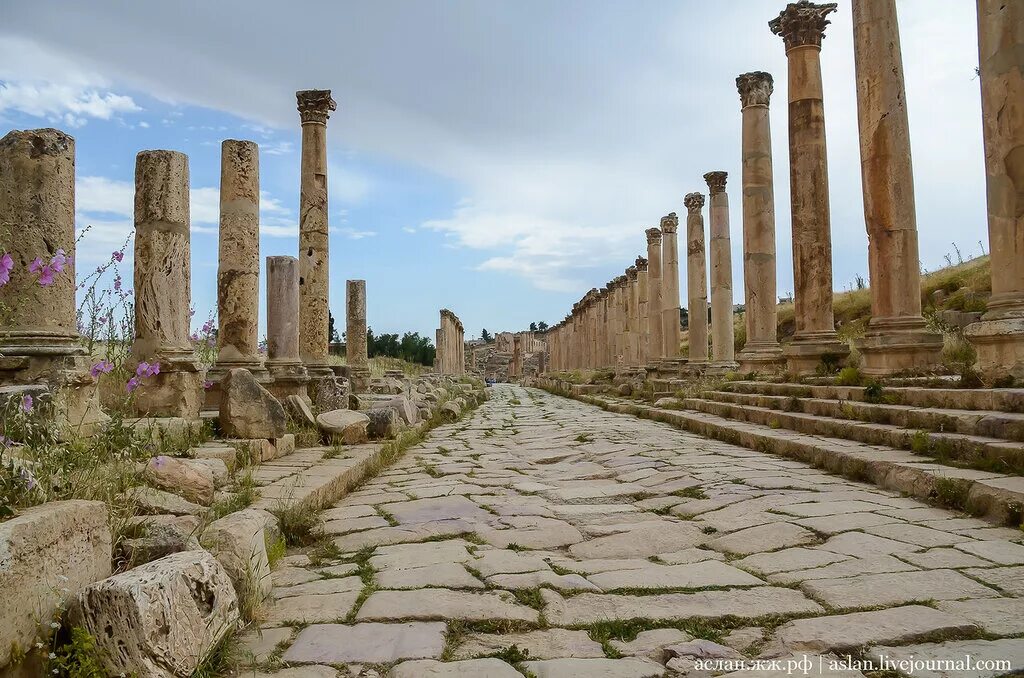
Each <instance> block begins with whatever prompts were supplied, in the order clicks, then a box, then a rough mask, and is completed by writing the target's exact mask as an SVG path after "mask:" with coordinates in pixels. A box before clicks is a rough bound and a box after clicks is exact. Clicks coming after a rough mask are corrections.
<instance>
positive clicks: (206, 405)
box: [203, 360, 270, 410]
mask: <svg viewBox="0 0 1024 678" xmlns="http://www.w3.org/2000/svg"><path fill="white" fill-rule="evenodd" d="M234 369H244V370H249V372H250V373H252V376H254V377H255V378H256V381H258V382H259V383H260V384H262V385H263V386H264V387H266V386H267V384H269V383H270V372H268V371H267V368H266V366H265V365H264V363H263V361H262V360H252V361H243V360H231V361H228V360H224V361H217V362H216V363H214V364H213V367H211V368H210V369H209V370H207V371H206V381H208V382H210V383H211V386H210V388H208V389H206V395H205V397H204V399H203V409H206V410H217V409H220V398H221V388H220V382H221V380H222V379H224V376H225V375H227V373H228V372H230V371H231V370H234Z"/></svg>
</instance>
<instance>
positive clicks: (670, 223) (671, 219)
mask: <svg viewBox="0 0 1024 678" xmlns="http://www.w3.org/2000/svg"><path fill="white" fill-rule="evenodd" d="M677 230H679V217H677V216H676V213H675V212H669V213H668V214H666V215H665V216H663V217H662V218H661V232H662V233H675V232H676V231H677Z"/></svg>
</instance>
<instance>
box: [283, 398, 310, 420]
mask: <svg viewBox="0 0 1024 678" xmlns="http://www.w3.org/2000/svg"><path fill="white" fill-rule="evenodd" d="M284 408H285V410H286V411H287V413H288V416H290V417H291V418H292V420H293V421H295V422H296V423H298V424H299V425H301V426H309V427H313V426H316V417H315V416H313V410H312V409H310V407H309V403H307V402H306V401H305V400H303V399H302V398H300V397H299V396H297V395H295V394H292V395H290V396H288V397H287V398H285V400H284Z"/></svg>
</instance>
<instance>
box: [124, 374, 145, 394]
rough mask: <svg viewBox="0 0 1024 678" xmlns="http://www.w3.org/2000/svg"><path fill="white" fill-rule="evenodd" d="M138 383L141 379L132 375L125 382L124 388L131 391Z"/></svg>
mask: <svg viewBox="0 0 1024 678" xmlns="http://www.w3.org/2000/svg"><path fill="white" fill-rule="evenodd" d="M140 383H142V381H141V380H140V379H139V378H138V377H132V378H131V379H129V380H128V383H127V384H125V386H124V387H125V390H126V391H128V392H129V393H131V392H133V391H134V390H135V389H137V388H138V387H139V384H140Z"/></svg>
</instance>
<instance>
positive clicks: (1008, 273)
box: [966, 0, 1024, 380]
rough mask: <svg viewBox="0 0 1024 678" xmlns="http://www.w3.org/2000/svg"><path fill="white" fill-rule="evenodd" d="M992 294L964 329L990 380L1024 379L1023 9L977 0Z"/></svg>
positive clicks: (1006, 0)
mask: <svg viewBox="0 0 1024 678" xmlns="http://www.w3.org/2000/svg"><path fill="white" fill-rule="evenodd" d="M978 46H979V54H980V64H981V66H980V73H981V117H982V125H983V130H984V135H985V175H986V177H985V178H986V187H987V191H988V193H987V197H988V238H989V250H990V251H991V253H992V296H991V297H990V298H989V300H988V310H987V311H986V313H985V315H984V316H982V322H980V323H975V324H973V325H971V326H969V327H968V328H967V331H966V334H967V336H968V337H969V338H970V340H971V342H972V343H973V344H974V346H975V348H977V350H978V366H979V367H980V368H981V370H982V371H983V372H984V373H985V375H986V377H988V378H989V379H990V380H996V379H1000V378H1003V377H1007V376H1011V377H1015V378H1016V379H1018V380H1019V379H1024V207H1022V206H1024V7H1022V6H1021V3H1020V2H1019V1H1017V2H1014V1H1013V0H978Z"/></svg>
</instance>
